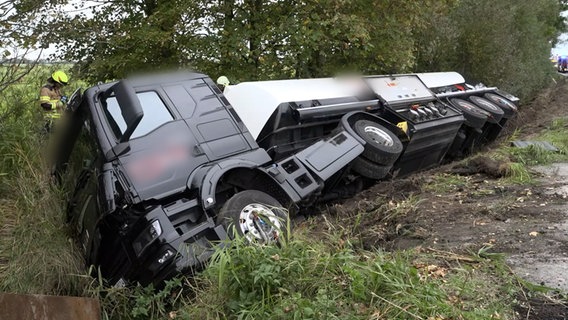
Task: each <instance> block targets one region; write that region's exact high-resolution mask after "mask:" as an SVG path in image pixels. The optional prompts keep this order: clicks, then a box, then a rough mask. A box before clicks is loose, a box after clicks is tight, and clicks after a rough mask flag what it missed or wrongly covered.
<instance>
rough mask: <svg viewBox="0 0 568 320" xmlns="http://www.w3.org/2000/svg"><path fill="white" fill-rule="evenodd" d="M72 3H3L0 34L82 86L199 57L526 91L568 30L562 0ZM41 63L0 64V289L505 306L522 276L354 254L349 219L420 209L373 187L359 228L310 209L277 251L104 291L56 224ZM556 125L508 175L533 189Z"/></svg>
mask: <svg viewBox="0 0 568 320" xmlns="http://www.w3.org/2000/svg"><path fill="white" fill-rule="evenodd" d="M66 2H67V1H27V0H26V1H23V0H16V1H7V2H3V3H0V8H2V9H4V12H5V14H4V15H2V16H1V17H0V22H2V23H1V25H2V26H9V27H4V28H3V29H1V30H0V34H1V35H2V37H0V44H1V45H2V47H6V46H10V45H19V46H21V47H25V48H30V47H32V46H34V45H47V44H48V43H49V42H55V43H57V45H58V47H59V51H58V52H59V53H58V58H62V59H68V60H69V61H77V64H75V65H73V66H64V67H65V69H71V67H73V68H72V71H73V73H72V78H71V79H72V82H71V84H70V86H69V87H70V88H76V87H79V86H84V83H83V82H80V81H78V79H89V80H91V81H93V82H94V81H103V80H108V79H113V78H117V77H122V76H124V75H126V74H127V73H128V72H130V71H132V70H136V71H143V70H144V69H145V68H146V67H147V66H153V67H158V68H169V67H180V66H181V67H193V68H196V69H198V70H201V71H203V72H205V73H208V74H210V75H211V76H212V77H213V78H215V77H217V76H219V75H221V74H225V75H227V76H229V78H230V79H231V80H233V81H244V80H251V79H276V78H290V77H317V76H331V75H335V74H337V73H338V72H353V71H356V72H363V73H367V74H380V73H397V72H410V71H446V70H455V71H458V72H461V73H462V74H463V75H464V76H465V77H466V79H468V80H470V81H473V82H478V81H481V82H484V83H487V84H491V85H495V86H498V87H500V88H503V89H507V90H510V91H511V92H512V93H514V94H516V95H519V96H521V97H522V98H525V99H526V98H530V97H532V95H533V94H534V93H535V92H536V90H538V89H540V88H542V87H543V86H544V85H545V81H547V80H548V79H550V75H551V74H550V73H551V72H552V71H553V69H552V68H550V63H549V60H548V57H549V53H550V48H551V45H552V44H553V43H554V42H555V41H556V40H555V39H556V36H557V35H558V34H559V33H560V32H562V31H564V30H565V26H564V24H563V22H564V21H563V18H561V17H560V16H559V12H560V11H561V10H563V9H564V8H565V5H566V3H565V1H559V0H537V1H534V0H531V1H529V0H523V1H518V0H516V1H515V0H504V1H499V2H495V1H489V0H481V1H480V0H462V1H457V0H446V1H430V0H429V1H403V2H396V3H395V2H394V1H389V0H347V1H344V0H324V1H321V0H320V1H317V0H308V1H258V0H245V1H222V2H215V1H214V2H211V1H186V2H183V1H181V2H180V1H153V0H142V1H121V2H107V3H105V2H98V3H96V4H93V5H94V7H93V8H92V9H93V11H92V15H90V16H89V17H87V16H86V15H80V16H75V17H71V16H69V14H68V13H67V12H64V11H63V10H64V7H63V6H61V4H63V3H66ZM54 5H57V7H53V6H54ZM370 8H372V10H370ZM54 11H55V12H54ZM28 27H29V28H30V29H28ZM94 30H96V31H94ZM3 57H8V58H11V57H14V55H13V54H12V56H11V54H10V53H8V52H3ZM16 58H17V57H16ZM20 62H21V61H20ZM34 67H35V66H34V65H24V64H21V63H19V61H18V60H17V59H16V60H14V61H12V62H10V63H5V65H4V66H3V67H1V69H0V75H2V76H1V77H0V93H1V94H0V138H1V139H0V154H1V155H2V158H0V291H2V292H19V293H37V294H42V293H43V294H65V295H83V296H92V297H97V298H99V300H100V301H101V303H102V306H103V313H104V317H105V319H166V318H170V319H173V318H176V319H178V318H179V319H194V318H200V319H204V318H205V319H216V318H221V319H223V318H228V319H264V318H266V319H433V320H437V319H512V318H513V313H512V306H513V305H515V304H516V303H517V301H516V297H517V295H518V294H519V293H520V292H521V291H522V290H524V288H523V286H522V285H521V284H519V282H518V281H517V279H516V278H515V277H514V276H513V275H512V274H511V273H510V272H509V270H508V269H507V267H506V265H505V263H504V261H503V259H502V257H500V256H498V255H494V254H488V253H487V251H486V250H485V248H481V249H480V250H479V251H478V252H475V253H472V254H470V255H467V256H463V255H462V256H458V255H455V254H452V253H448V252H432V251H423V250H410V251H398V252H383V251H380V250H368V248H367V249H363V244H362V242H363V241H362V240H361V239H359V235H358V231H359V229H358V228H359V227H360V226H362V225H363V224H364V223H365V222H366V221H367V220H366V219H367V218H368V217H370V216H377V215H381V219H378V220H376V219H375V221H379V222H380V223H388V222H391V221H395V220H396V219H398V218H403V217H404V215H405V214H406V213H408V212H410V211H412V210H417V208H418V205H419V203H420V201H421V200H420V198H419V197H418V196H415V195H408V196H407V198H406V199H403V200H401V201H392V200H390V199H388V198H380V197H379V198H377V199H371V201H370V202H371V204H370V207H371V208H362V209H361V212H359V213H358V214H357V215H356V216H354V217H350V218H352V219H356V221H357V224H355V226H354V227H353V228H351V229H347V228H345V227H344V226H341V225H333V224H332V223H330V222H329V221H326V222H327V226H326V227H327V228H328V230H329V231H328V232H327V234H326V233H325V232H324V233H323V234H321V230H320V233H317V231H315V230H313V227H314V226H313V225H310V223H309V221H308V223H306V224H305V225H304V226H300V227H298V228H296V229H295V231H294V236H293V237H290V239H288V241H286V242H285V243H284V244H283V245H282V246H281V247H256V246H246V245H244V244H243V242H242V241H236V242H235V243H234V244H233V245H231V246H227V247H226V248H225V249H220V250H219V251H218V252H217V253H216V255H215V257H214V259H213V260H212V262H211V264H210V266H209V268H207V269H206V270H205V271H204V272H201V273H198V274H197V275H196V277H195V278H192V279H186V278H179V279H174V280H172V281H170V282H168V284H167V285H166V286H165V288H163V289H161V290H155V289H154V288H152V287H146V288H143V287H134V288H109V287H107V286H105V284H104V281H103V280H102V279H101V278H100V277H99V278H92V277H90V276H86V275H87V274H91V273H92V272H90V271H93V270H86V269H85V268H84V266H83V262H82V261H83V259H82V257H81V249H80V248H79V247H78V246H77V245H76V244H75V242H74V241H73V239H72V236H71V234H72V232H71V230H69V229H68V226H67V225H66V224H65V219H64V208H65V200H66V195H65V194H63V193H62V192H61V191H60V190H58V189H56V188H54V187H53V185H52V184H51V182H50V177H49V175H48V174H47V172H48V169H47V165H46V161H45V154H46V149H47V147H48V146H47V145H48V141H47V140H46V138H45V137H42V136H41V134H40V133H41V129H42V125H43V122H42V119H41V114H40V113H39V112H37V111H38V108H36V106H35V101H36V98H37V93H38V88H39V86H40V85H41V84H42V83H43V81H44V80H45V79H46V78H47V77H48V75H49V74H50V73H51V72H52V71H53V69H55V67H56V66H49V67H47V66H40V67H35V68H34ZM57 67H59V66H57ZM526 101H528V99H527V100H526ZM566 122H567V120H566V119H559V120H557V121H555V122H554V123H552V124H551V126H550V128H547V130H545V131H544V132H543V133H542V135H541V136H540V137H538V138H537V139H535V140H539V139H540V140H546V141H550V142H552V143H553V144H554V145H555V146H556V147H558V148H559V149H560V150H561V152H559V153H550V152H544V151H542V150H540V149H538V148H526V149H516V148H511V147H508V146H502V147H501V148H499V149H498V150H497V151H495V152H493V153H492V154H491V157H493V158H495V159H500V160H503V161H504V162H505V163H507V167H506V168H505V172H506V176H507V177H508V179H511V180H513V181H515V182H518V183H528V182H530V181H531V180H530V179H531V174H530V172H529V171H528V170H527V166H528V165H534V164H545V163H550V162H553V161H566V160H568V156H567V154H568V135H566V126H567V124H566ZM468 184H469V179H468V178H467V177H461V176H456V175H441V176H437V177H436V178H435V179H434V181H432V182H430V183H428V184H427V185H426V186H425V189H426V190H427V191H432V192H438V193H443V192H455V191H458V190H460V189H463V188H467V187H468ZM480 192H481V191H480ZM497 209H498V208H497ZM497 209H496V210H497ZM365 227H366V228H368V229H369V230H371V231H374V229H373V226H365ZM314 234H317V236H314Z"/></svg>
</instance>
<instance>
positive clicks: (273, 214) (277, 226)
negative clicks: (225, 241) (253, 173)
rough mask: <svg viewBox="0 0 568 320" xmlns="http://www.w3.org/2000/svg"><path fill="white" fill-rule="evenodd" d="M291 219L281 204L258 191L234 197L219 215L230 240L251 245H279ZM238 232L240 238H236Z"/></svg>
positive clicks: (219, 220)
mask: <svg viewBox="0 0 568 320" xmlns="http://www.w3.org/2000/svg"><path fill="white" fill-rule="evenodd" d="M287 217H288V215H287V214H286V212H285V211H284V208H283V207H282V205H281V204H280V202H278V200H276V199H274V198H273V197H271V196H269V195H268V194H266V193H264V192H262V191H257V190H245V191H241V192H239V193H237V194H235V195H234V196H232V197H231V198H230V199H229V200H228V201H227V202H225V204H224V205H223V207H222V208H221V210H220V211H219V214H218V215H217V223H219V224H221V225H223V226H224V227H225V229H226V230H227V232H228V234H229V237H231V238H235V237H236V236H241V237H245V238H246V239H247V240H248V241H249V242H251V243H260V244H269V243H277V242H278V241H279V240H280V238H281V235H282V234H284V232H286V219H287ZM235 232H236V234H235Z"/></svg>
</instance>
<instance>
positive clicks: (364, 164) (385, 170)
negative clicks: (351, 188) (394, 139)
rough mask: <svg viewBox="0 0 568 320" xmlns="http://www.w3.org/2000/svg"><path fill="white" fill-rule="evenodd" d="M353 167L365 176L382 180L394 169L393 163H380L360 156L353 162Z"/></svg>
mask: <svg viewBox="0 0 568 320" xmlns="http://www.w3.org/2000/svg"><path fill="white" fill-rule="evenodd" d="M351 169H352V170H353V171H354V172H356V173H358V174H360V175H361V176H363V177H365V178H370V179H374V180H380V179H382V178H384V177H386V176H387V175H388V174H389V171H390V170H391V169H392V165H389V166H382V165H378V164H375V163H374V162H371V161H369V160H367V159H366V158H363V157H361V156H359V157H357V158H355V160H353V162H351Z"/></svg>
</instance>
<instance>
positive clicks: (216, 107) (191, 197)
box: [54, 72, 518, 285]
mask: <svg viewBox="0 0 568 320" xmlns="http://www.w3.org/2000/svg"><path fill="white" fill-rule="evenodd" d="M517 101H518V99H517V98H515V97H514V96H512V95H510V94H507V93H504V92H502V91H500V90H498V89H497V88H489V87H473V86H470V85H468V84H466V83H465V80H464V78H463V77H462V76H461V75H459V74H458V73H454V72H445V73H425V74H404V75H388V76H380V75H379V76H365V77H356V78H355V77H346V78H321V79H300V80H276V81H258V82H244V83H240V84H237V85H234V86H228V87H226V88H225V91H224V92H221V91H220V90H219V88H218V87H217V86H216V85H215V84H214V83H213V82H212V80H211V79H210V78H209V77H208V76H206V75H203V74H199V73H193V72H176V73H170V74H163V75H158V76H157V75H153V76H151V77H150V76H149V77H139V78H132V79H124V80H120V81H116V82H112V83H107V84H100V85H97V86H94V87H91V88H88V89H87V90H85V91H84V92H81V90H77V91H76V92H75V93H74V94H73V96H72V97H71V99H70V103H69V105H68V110H67V111H68V112H67V114H66V116H67V118H68V121H67V125H66V126H65V127H64V128H63V129H62V131H63V132H62V134H61V135H60V137H61V138H60V140H59V141H58V144H57V145H58V148H59V152H57V155H58V158H57V159H56V163H55V166H54V174H56V176H57V177H59V178H60V181H61V182H62V184H63V185H64V187H65V188H66V189H67V190H68V191H69V202H68V206H67V218H68V220H69V222H70V225H71V226H72V227H73V229H74V231H75V232H76V234H77V238H78V241H79V242H80V244H81V245H82V248H83V249H84V253H85V257H86V263H87V265H94V266H97V267H98V268H99V269H100V272H101V273H102V275H103V276H104V277H105V278H106V279H107V280H108V281H109V284H111V285H123V284H128V283H140V284H142V285H147V284H150V283H153V284H155V285H160V284H161V283H163V281H164V280H165V279H168V278H171V277H173V276H175V275H178V274H180V273H187V272H192V271H195V270H199V269H200V268H202V267H203V266H204V264H205V263H206V262H207V260H208V258H209V257H210V255H211V254H212V252H213V250H214V247H215V245H218V244H219V243H222V241H223V240H225V239H230V238H231V237H234V236H235V233H236V234H238V235H240V236H244V237H246V238H247V239H248V240H249V241H252V242H260V243H270V242H274V241H278V238H279V237H281V234H282V232H284V229H285V227H286V225H287V224H286V218H287V217H288V214H289V213H290V212H298V210H300V211H301V210H302V208H306V207H309V206H310V205H313V203H315V202H317V201H322V200H328V199H332V198H338V197H345V196H349V195H353V194H355V193H356V192H359V191H360V190H362V189H363V188H365V187H366V186H368V185H369V184H370V183H373V182H374V181H377V180H381V179H388V178H392V177H395V176H404V175H408V174H410V173H412V172H416V171H419V170H424V169H428V168H432V167H435V166H437V165H439V164H440V163H442V162H443V161H447V160H451V159H455V158H460V157H463V156H465V155H467V154H469V153H471V152H472V151H474V150H475V149H476V148H478V147H479V146H481V145H484V144H486V143H488V142H491V141H493V140H495V139H496V138H497V136H498V135H499V133H500V131H501V128H502V127H503V126H504V125H505V123H506V122H507V120H508V119H510V118H511V117H512V116H513V115H514V114H515V112H516V103H517ZM284 208H288V209H290V210H285V209H284Z"/></svg>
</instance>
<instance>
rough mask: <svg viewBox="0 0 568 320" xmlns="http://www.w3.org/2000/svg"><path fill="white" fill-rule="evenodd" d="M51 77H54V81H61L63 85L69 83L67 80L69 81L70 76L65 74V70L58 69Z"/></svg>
mask: <svg viewBox="0 0 568 320" xmlns="http://www.w3.org/2000/svg"><path fill="white" fill-rule="evenodd" d="M51 78H52V79H53V81H55V82H57V83H60V84H62V85H67V82H68V81H69V77H67V75H66V74H65V72H63V71H61V70H57V71H55V72H54V73H53V74H52V75H51Z"/></svg>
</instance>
